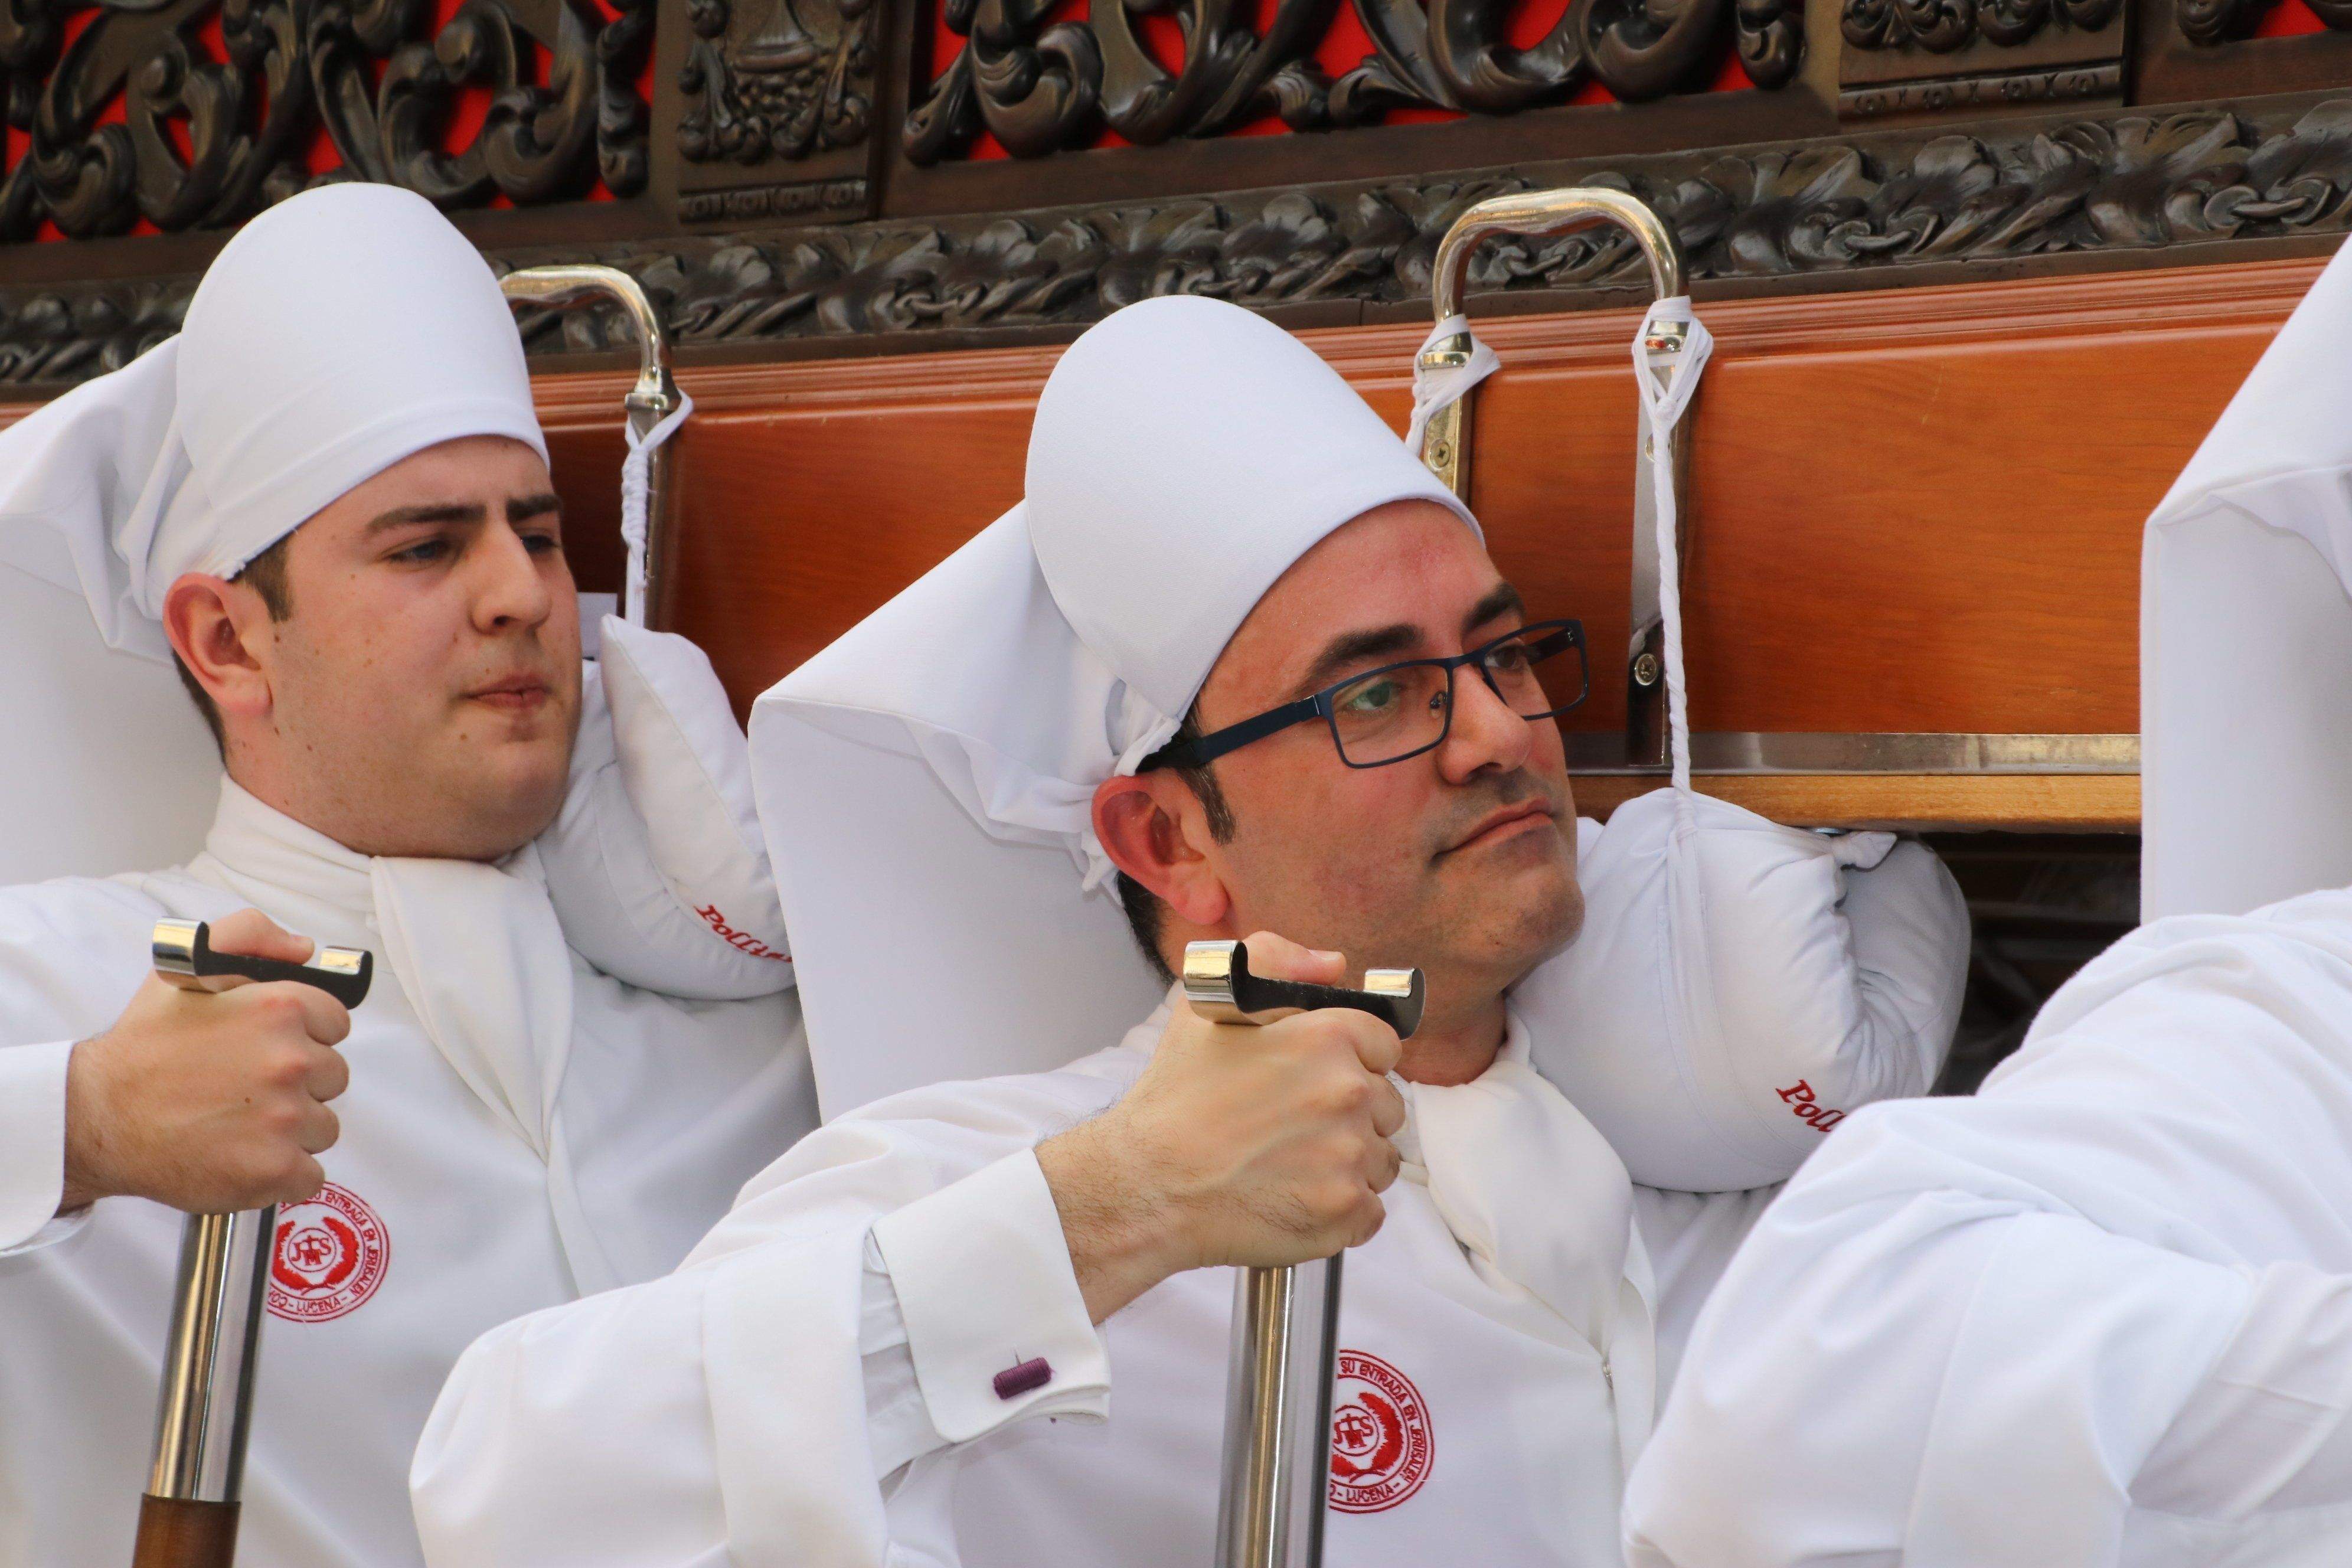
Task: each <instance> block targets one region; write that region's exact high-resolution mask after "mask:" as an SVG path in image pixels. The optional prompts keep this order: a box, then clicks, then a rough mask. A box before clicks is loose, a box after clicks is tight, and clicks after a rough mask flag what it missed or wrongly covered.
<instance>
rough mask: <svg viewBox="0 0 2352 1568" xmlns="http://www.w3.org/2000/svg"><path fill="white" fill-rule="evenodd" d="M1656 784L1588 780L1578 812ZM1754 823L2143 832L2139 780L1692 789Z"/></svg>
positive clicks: (1600, 809) (1727, 781)
mask: <svg viewBox="0 0 2352 1568" xmlns="http://www.w3.org/2000/svg"><path fill="white" fill-rule="evenodd" d="M1661 783H1662V781H1660V780H1658V779H1655V778H1629V777H1626V776H1624V775H1622V774H1603V775H1587V776H1585V777H1582V778H1579V779H1577V780H1576V781H1575V785H1576V809H1577V811H1578V812H1579V813H1580V815H1582V816H1597V817H1603V818H1605V817H1607V816H1608V815H1609V814H1610V813H1611V812H1612V811H1614V810H1616V809H1617V808H1618V807H1619V806H1621V805H1624V804H1625V803H1626V802H1627V801H1629V800H1631V799H1633V797H1634V796H1635V795H1647V794H1649V793H1650V792H1651V791H1652V790H1654V789H1657V788H1658V787H1660V784H1661ZM1692 786H1693V787H1694V788H1696V790H1697V791H1698V792H1699V793H1700V794H1702V795H1714V796H1716V797H1717V798H1718V799H1721V800H1727V801H1730V802H1732V803H1733V804H1734V805H1744V806H1746V807H1747V808H1748V810H1750V811H1752V812H1755V813H1757V814H1758V815H1759V816H1769V817H1770V818H1772V819H1773V820H1774V821H1776V822H1786V823H1791V824H1794V825H1796V826H1803V827H1900V828H1927V827H1935V828H1949V829H1969V828H2000V829H2003V830H2005V831H2009V832H2018V833H2033V832H2042V833H2114V832H2118V831H2129V830H2131V829H2133V828H2136V827H2137V826H2138V825H2139V780H2137V778H2132V777H2128V776H2106V777H2100V776H2096V775H2087V776H2085V775H2065V774H2058V775H2050V776H2041V777H2036V776H2032V775H2017V774H1997V775H1990V776H1979V777H1959V776H1955V775H1951V774H1947V773H1927V774H1921V773H1822V774H1805V773H1776V774H1769V775H1738V774H1734V775H1728V776H1721V777H1714V778H1710V777H1706V776H1705V775H1701V776H1700V777H1698V778H1696V779H1694V780H1692Z"/></svg>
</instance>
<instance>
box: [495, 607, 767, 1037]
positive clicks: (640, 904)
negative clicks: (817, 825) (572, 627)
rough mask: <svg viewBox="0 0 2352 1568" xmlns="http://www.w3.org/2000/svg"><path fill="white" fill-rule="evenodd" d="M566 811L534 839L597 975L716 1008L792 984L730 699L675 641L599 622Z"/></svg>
mask: <svg viewBox="0 0 2352 1568" xmlns="http://www.w3.org/2000/svg"><path fill="white" fill-rule="evenodd" d="M600 642H601V647H600V648H599V654H598V658H597V661H596V662H595V663H592V664H590V665H589V666H588V667H587V668H586V671H585V676H584V679H583V682H582V689H581V715H580V743H579V745H578V746H577V747H576V748H575V749H574V750H573V752H572V783H571V787H570V789H569V790H568V791H567V792H566V794H565V795H564V801H563V809H562V813H561V814H559V815H558V816H557V817H556V819H555V824H554V826H551V827H550V828H549V829H548V830H547V831H546V832H545V833H543V834H541V836H540V838H539V854H540V860H541V865H542V866H543V867H544V868H546V872H547V890H548V896H549V897H550V898H551V900H553V901H554V904H555V910H556V914H557V915H558V917H559V918H561V920H562V922H563V934H564V936H565V937H566V938H567V939H568V940H569V941H570V942H571V943H572V947H573V948H575V949H576V950H578V952H580V954H581V956H583V958H585V959H587V960H588V962H589V963H593V964H594V965H595V966H596V967H597V968H599V969H601V970H603V971H604V973H607V974H611V975H613V976H614V977H616V978H618V979H621V980H625V981H627V982H628V983H629V984H632V985H641V986H644V987H646V989H648V990H654V991H661V992H666V993H667V994H670V995H673V996H689V997H697V998H701V999H706V1000H711V1001H720V1000H727V999H732V998H739V997H746V996H761V995H765V994H768V993H770V992H772V991H781V990H782V989H783V988H784V987H785V986H787V985H790V984H792V983H793V964H792V959H791V958H790V956H789V953H790V951H791V949H790V944H789V943H788V942H787V941H786V939H785V936H784V917H783V909H782V905H781V904H780V903H779V902H778V900H777V897H776V884H775V879H774V878H773V877H772V876H771V875H770V874H769V871H768V854H767V849H766V846H765V843H764V841H763V840H762V839H761V835H760V828H759V822H758V818H757V817H756V816H755V815H754V813H753V811H752V806H751V755H750V752H748V751H747V750H746V748H745V745H744V741H743V731H742V730H741V728H740V726H738V725H737V724H736V722H735V714H734V710H732V709H731V708H730V706H729V705H728V701H727V692H726V689H725V688H724V687H722V686H720V685H719V677H718V675H717V674H716V673H715V672H714V671H713V670H712V669H711V668H710V660H709V657H708V656H706V655H705V654H704V653H703V651H702V650H701V649H700V648H698V647H696V646H695V645H694V644H693V643H691V642H688V640H687V639H686V638H684V637H677V636H674V635H672V634H669V633H667V632H655V631H648V630H646V628H645V627H643V626H634V625H632V624H630V623H629V622H628V621H625V620H624V619H622V618H621V617H620V616H605V617H604V625H603V626H602V628H601V637H600Z"/></svg>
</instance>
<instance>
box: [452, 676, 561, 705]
mask: <svg viewBox="0 0 2352 1568" xmlns="http://www.w3.org/2000/svg"><path fill="white" fill-rule="evenodd" d="M466 695H467V696H468V697H470V698H472V699H473V700H475V701H477V702H487V703H488V704H489V705H490V706H491V707H493V708H504V709H508V710H513V711H516V712H521V711H525V710H530V709H532V708H536V707H538V706H539V705H540V704H541V703H542V702H544V701H546V700H548V699H549V698H550V697H551V696H552V695H553V688H551V687H550V686H549V685H548V683H547V682H546V681H544V680H542V679H540V678H539V677H537V676H535V675H515V676H509V677H508V678H507V679H504V680H500V681H494V682H493V683H491V684H490V685H488V686H485V687H481V688H479V689H476V690H473V691H469V692H467V693H466Z"/></svg>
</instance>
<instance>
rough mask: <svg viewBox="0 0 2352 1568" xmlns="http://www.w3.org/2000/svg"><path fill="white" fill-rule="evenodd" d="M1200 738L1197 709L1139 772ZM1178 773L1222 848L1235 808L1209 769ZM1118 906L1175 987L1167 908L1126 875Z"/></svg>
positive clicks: (1229, 835)
mask: <svg viewBox="0 0 2352 1568" xmlns="http://www.w3.org/2000/svg"><path fill="white" fill-rule="evenodd" d="M1200 738H1201V721H1200V717H1199V710H1197V709H1196V710H1193V711H1192V712H1191V713H1187V714H1185V715H1184V721H1183V722H1182V723H1181V724H1179V725H1177V726H1176V732H1175V733H1174V734H1173V735H1171V736H1169V737H1168V743H1167V744H1166V745H1164V746H1162V747H1160V750H1158V751H1156V752H1152V753H1151V754H1150V756H1148V757H1146V758H1144V759H1143V763H1142V766H1141V767H1139V768H1138V769H1137V770H1136V771H1137V772H1138V773H1142V772H1145V771H1148V770H1149V769H1150V768H1152V767H1154V766H1156V765H1158V764H1159V763H1160V761H1161V759H1163V758H1165V757H1166V756H1167V755H1168V753H1169V752H1171V751H1173V750H1175V749H1176V748H1177V747H1178V746H1181V745H1183V744H1184V743H1185V742H1190V741H1197V740H1199V739H1200ZM1175 772H1176V776H1177V777H1179V778H1181V779H1182V780H1183V781H1184V782H1185V784H1188V785H1190V786H1191V787H1192V793H1193V794H1194V795H1197V796H1199V797H1200V801H1201V809H1202V811H1203V812H1205V813H1207V815H1208V818H1209V837H1212V838H1214V839H1215V840H1216V841H1217V842H1218V843H1220V844H1223V843H1225V842H1226V841H1227V840H1229V839H1231V838H1232V837H1233V836H1234V813H1233V807H1231V806H1230V805H1226V804H1225V792H1224V791H1223V790H1222V789H1219V788H1218V787H1217V781H1216V779H1215V778H1213V776H1211V774H1210V773H1209V769H1208V768H1207V767H1206V766H1203V767H1197V768H1178V769H1176V770H1175ZM1118 904H1119V908H1120V909H1122V910H1126V911H1127V929H1128V930H1129V931H1133V932H1134V933H1135V945H1136V946H1138V947H1139V948H1141V949H1142V950H1143V956H1144V959H1145V961H1146V962H1148V963H1150V965H1151V967H1152V968H1153V969H1156V970H1158V971H1159V972H1160V979H1161V980H1163V981H1166V982H1168V983H1169V984H1174V982H1175V979H1176V972H1175V971H1174V970H1172V969H1171V968H1169V967H1168V960H1167V957H1166V956H1165V955H1164V954H1162V953H1161V952H1160V931H1161V929H1162V928H1163V926H1164V924H1165V922H1166V921H1167V918H1168V906H1167V904H1166V903H1165V902H1164V901H1162V900H1161V899H1160V895H1159V894H1157V893H1155V892H1153V891H1152V890H1151V889H1149V888H1147V887H1145V886H1144V885H1143V884H1142V883H1140V882H1139V881H1137V880H1136V879H1134V878H1132V877H1130V876H1129V875H1128V874H1127V873H1126V872H1124V871H1121V872H1120V873H1119V874H1118Z"/></svg>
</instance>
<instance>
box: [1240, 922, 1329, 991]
mask: <svg viewBox="0 0 2352 1568" xmlns="http://www.w3.org/2000/svg"><path fill="white" fill-rule="evenodd" d="M1242 945H1243V946H1244V947H1245V948H1247V949H1249V963H1250V973H1253V974H1263V975H1265V977H1266V978H1267V979H1268V980H1302V981H1305V982H1307V983H1308V984H1314V985H1344V984H1347V981H1348V960H1347V958H1346V956H1345V955H1344V954H1341V953H1337V952H1325V951H1324V950H1323V949H1321V948H1314V947H1303V946H1301V945H1300V944H1299V943H1297V942H1293V941H1291V940H1290V939H1289V938H1288V937H1284V936H1276V935H1275V934H1274V932H1272V931H1252V932H1251V933H1250V934H1249V936H1248V937H1246V938H1245V939H1244V941H1243V942H1242Z"/></svg>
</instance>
